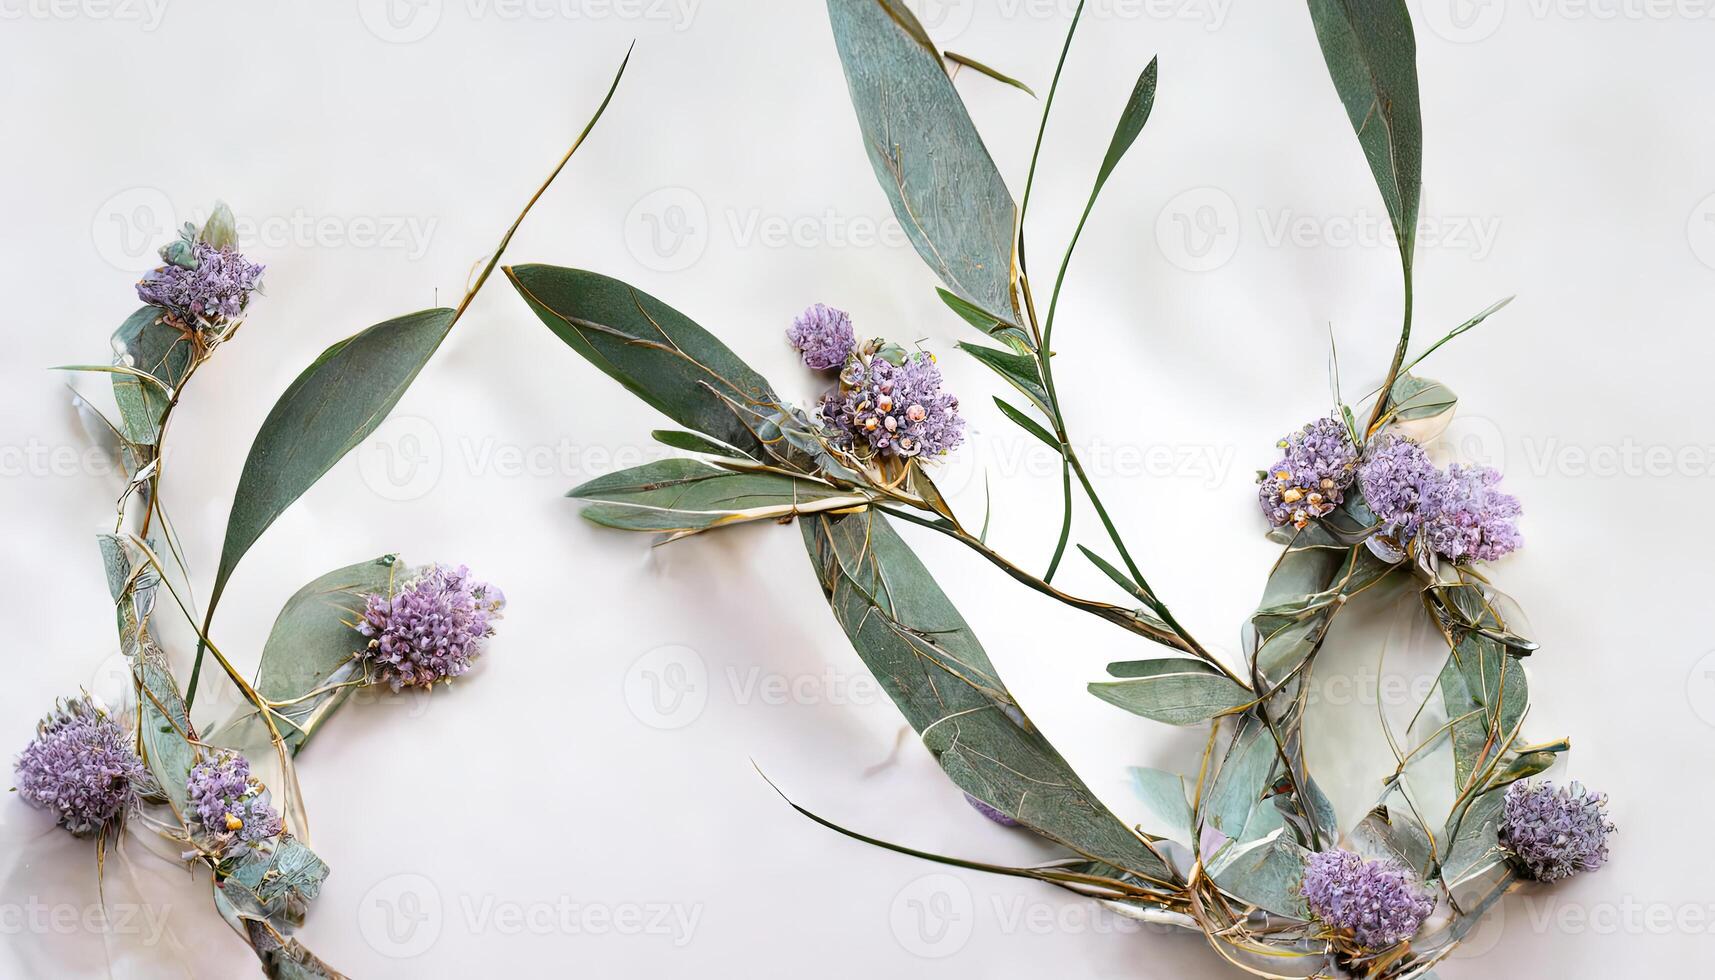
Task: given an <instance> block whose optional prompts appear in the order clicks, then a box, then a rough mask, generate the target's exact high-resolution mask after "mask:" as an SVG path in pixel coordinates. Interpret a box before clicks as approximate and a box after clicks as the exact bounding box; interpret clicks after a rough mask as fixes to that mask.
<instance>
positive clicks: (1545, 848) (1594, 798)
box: [1498, 780, 1615, 881]
mask: <svg viewBox="0 0 1715 980" xmlns="http://www.w3.org/2000/svg"><path fill="white" fill-rule="evenodd" d="M1607 804H1608V798H1607V796H1605V795H1602V794H1600V793H1590V792H1588V791H1586V790H1585V789H1584V787H1582V786H1580V785H1579V784H1577V783H1573V784H1572V785H1570V786H1568V787H1566V788H1565V789H1561V790H1556V789H1555V788H1554V784H1553V783H1550V782H1542V783H1539V784H1537V785H1535V786H1527V785H1525V783H1524V781H1523V780H1520V781H1519V782H1516V783H1513V784H1512V785H1511V786H1508V787H1507V797H1506V802H1505V804H1504V805H1503V807H1502V810H1501V825H1500V830H1499V834H1498V836H1499V838H1500V842H1501V846H1502V847H1504V848H1506V849H1507V851H1508V853H1510V854H1512V856H1513V857H1515V858H1517V859H1518V863H1519V864H1521V865H1523V867H1524V870H1525V873H1526V874H1528V875H1529V876H1530V877H1532V878H1535V879H1536V880H1537V881H1559V880H1560V879H1562V878H1570V877H1572V876H1573V875H1575V874H1578V873H1579V872H1581V871H1595V870H1596V869H1597V868H1600V867H1601V866H1602V865H1603V863H1605V862H1606V861H1607V860H1608V835H1609V834H1611V833H1613V832H1614V829H1615V828H1614V824H1613V822H1612V821H1610V820H1609V819H1608V811H1607V809H1606V808H1607Z"/></svg>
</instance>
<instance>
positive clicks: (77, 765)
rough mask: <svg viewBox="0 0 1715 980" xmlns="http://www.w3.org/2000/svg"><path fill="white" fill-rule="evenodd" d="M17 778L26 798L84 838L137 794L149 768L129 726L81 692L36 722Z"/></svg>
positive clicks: (116, 814) (21, 757)
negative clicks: (122, 725) (126, 728)
mask: <svg viewBox="0 0 1715 980" xmlns="http://www.w3.org/2000/svg"><path fill="white" fill-rule="evenodd" d="M16 778H17V780H18V795H19V796H21V797H23V798H24V800H25V802H27V803H29V804H30V805H31V806H36V807H41V808H42V809H45V810H52V811H54V813H55V816H56V817H58V820H59V824H60V826H62V827H64V828H65V829H66V830H69V831H71V832H72V833H73V834H75V835H77V836H79V837H82V836H85V835H87V834H89V833H90V832H91V831H94V830H96V829H97V828H99V827H102V826H104V825H105V824H106V823H107V822H108V821H109V820H112V819H113V818H114V817H116V816H118V815H119V814H120V812H121V811H123V810H124V809H125V808H126V807H127V806H129V805H130V804H131V802H132V801H133V800H135V799H136V797H137V788H138V786H139V785H140V784H141V783H143V782H144V781H145V780H146V779H147V771H146V770H145V769H144V767H143V760H141V759H139V758H138V757H137V753H136V751H135V750H134V749H133V748H132V746H131V740H130V739H129V738H128V737H127V736H126V733H125V731H124V730H123V729H121V728H120V727H119V725H118V724H117V723H115V722H114V721H113V719H112V718H109V717H108V716H107V713H106V712H104V711H102V710H101V709H100V708H99V707H97V706H96V705H95V703H94V702H93V701H92V700H90V699H89V698H88V697H76V698H69V699H67V700H64V701H61V702H59V703H57V704H56V705H55V706H54V710H53V712H52V713H51V714H49V715H48V716H47V717H45V718H43V719H42V721H41V723H40V724H38V725H37V726H36V739H35V741H33V742H31V743H30V744H29V745H27V746H25V747H24V751H23V752H21V753H19V755H18V768H17V772H16Z"/></svg>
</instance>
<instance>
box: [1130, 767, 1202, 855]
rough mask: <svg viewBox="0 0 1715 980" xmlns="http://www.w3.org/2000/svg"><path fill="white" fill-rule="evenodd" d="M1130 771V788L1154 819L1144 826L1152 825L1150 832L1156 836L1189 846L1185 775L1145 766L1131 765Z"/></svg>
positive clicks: (1188, 807) (1189, 806)
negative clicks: (1153, 821) (1152, 822)
mask: <svg viewBox="0 0 1715 980" xmlns="http://www.w3.org/2000/svg"><path fill="white" fill-rule="evenodd" d="M1130 772H1131V787H1132V790H1133V791H1135V792H1136V793H1137V797H1138V799H1140V800H1142V801H1143V803H1144V806H1146V807H1147V808H1148V809H1149V811H1150V813H1151V814H1153V815H1154V818H1155V821H1156V822H1155V823H1154V824H1148V825H1145V826H1146V828H1147V827H1153V828H1154V829H1153V830H1152V831H1151V832H1152V833H1156V835H1157V836H1160V837H1165V838H1167V839H1168V840H1174V841H1178V842H1179V843H1181V844H1184V845H1185V846H1186V847H1190V846H1191V841H1192V837H1191V803H1190V801H1189V799H1187V794H1186V792H1185V777H1184V776H1181V775H1179V774H1178V773H1173V772H1163V771H1162V770H1160V769H1151V768H1149V767H1148V766H1133V767H1132V768H1131V770H1130Z"/></svg>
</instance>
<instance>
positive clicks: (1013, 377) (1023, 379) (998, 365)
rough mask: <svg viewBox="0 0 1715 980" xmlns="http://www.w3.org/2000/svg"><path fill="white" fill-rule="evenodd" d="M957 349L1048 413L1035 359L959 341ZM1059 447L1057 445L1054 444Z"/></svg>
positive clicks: (1046, 394) (1045, 396)
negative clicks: (974, 359) (980, 363)
mask: <svg viewBox="0 0 1715 980" xmlns="http://www.w3.org/2000/svg"><path fill="white" fill-rule="evenodd" d="M959 349H960V350H962V351H964V352H965V353H967V354H969V355H971V356H972V357H974V358H976V359H977V360H978V361H980V362H982V363H983V364H984V365H986V366H987V367H988V368H989V369H990V370H992V371H993V372H994V373H996V374H998V375H1000V376H1001V378H1003V379H1005V381H1006V383H1007V384H1009V385H1012V386H1013V387H1014V388H1017V389H1018V391H1019V393H1020V394H1022V395H1023V396H1024V397H1026V398H1028V399H1030V403H1031V404H1032V405H1035V406H1036V407H1037V408H1039V409H1041V410H1042V412H1043V414H1047V413H1048V391H1047V389H1045V388H1044V387H1043V386H1042V375H1041V373H1040V372H1039V371H1037V369H1036V359H1035V358H1034V357H1027V356H1025V355H1023V354H1014V353H1012V352H1011V351H1004V350H996V349H995V348H993V347H984V346H983V345H981V344H969V343H965V342H964V341H960V342H959ZM1055 448H1056V449H1058V448H1059V446H1058V445H1056V446H1055Z"/></svg>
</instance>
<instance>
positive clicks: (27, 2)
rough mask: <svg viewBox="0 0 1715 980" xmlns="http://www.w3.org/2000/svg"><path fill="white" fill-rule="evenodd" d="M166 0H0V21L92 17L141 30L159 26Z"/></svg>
mask: <svg viewBox="0 0 1715 980" xmlns="http://www.w3.org/2000/svg"><path fill="white" fill-rule="evenodd" d="M167 2H168V0H0V21H7V20H58V21H71V20H94V21H111V22H114V23H134V24H138V25H140V26H141V28H142V30H143V32H144V33H148V32H150V31H153V30H155V29H156V28H157V27H160V26H161V18H163V17H165V16H166V14H167Z"/></svg>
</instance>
